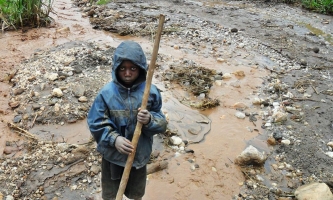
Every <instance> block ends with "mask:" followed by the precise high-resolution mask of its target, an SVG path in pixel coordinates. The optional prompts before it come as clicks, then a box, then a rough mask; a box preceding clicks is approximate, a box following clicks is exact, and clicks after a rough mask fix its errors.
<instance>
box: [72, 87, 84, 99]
mask: <svg viewBox="0 0 333 200" xmlns="http://www.w3.org/2000/svg"><path fill="white" fill-rule="evenodd" d="M72 91H73V94H74V96H75V97H81V96H83V95H84V93H85V88H84V86H83V85H75V86H74V87H73V89H72Z"/></svg>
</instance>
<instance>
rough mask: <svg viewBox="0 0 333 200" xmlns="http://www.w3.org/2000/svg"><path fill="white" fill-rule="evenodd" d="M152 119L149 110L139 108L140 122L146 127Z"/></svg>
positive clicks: (138, 117) (138, 118)
mask: <svg viewBox="0 0 333 200" xmlns="http://www.w3.org/2000/svg"><path fill="white" fill-rule="evenodd" d="M150 117H151V116H150V112H149V111H148V110H141V108H139V113H138V116H137V120H138V122H140V123H141V124H144V125H146V124H148V123H149V122H150Z"/></svg>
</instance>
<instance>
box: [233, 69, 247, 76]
mask: <svg viewBox="0 0 333 200" xmlns="http://www.w3.org/2000/svg"><path fill="white" fill-rule="evenodd" d="M233 74H234V75H235V76H237V77H239V78H243V77H245V72H244V71H242V70H238V71H235V72H234V73H233Z"/></svg>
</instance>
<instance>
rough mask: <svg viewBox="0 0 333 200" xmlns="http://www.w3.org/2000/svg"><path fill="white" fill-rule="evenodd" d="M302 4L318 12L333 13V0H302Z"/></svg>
mask: <svg viewBox="0 0 333 200" xmlns="http://www.w3.org/2000/svg"><path fill="white" fill-rule="evenodd" d="M302 5H303V6H304V7H305V8H307V9H310V10H313V11H316V12H320V13H324V14H333V0H302Z"/></svg>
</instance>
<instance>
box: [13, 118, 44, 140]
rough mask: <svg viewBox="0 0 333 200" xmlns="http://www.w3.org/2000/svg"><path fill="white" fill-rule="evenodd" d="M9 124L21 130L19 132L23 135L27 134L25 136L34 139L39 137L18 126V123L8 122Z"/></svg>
mask: <svg viewBox="0 0 333 200" xmlns="http://www.w3.org/2000/svg"><path fill="white" fill-rule="evenodd" d="M7 126H9V127H11V128H15V129H17V130H19V131H20V132H19V133H20V134H21V135H23V136H25V137H27V138H29V139H32V140H38V138H36V136H35V135H33V134H32V133H29V132H28V131H26V130H24V129H22V128H20V127H18V126H16V125H15V124H13V123H10V122H7Z"/></svg>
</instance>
